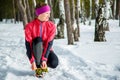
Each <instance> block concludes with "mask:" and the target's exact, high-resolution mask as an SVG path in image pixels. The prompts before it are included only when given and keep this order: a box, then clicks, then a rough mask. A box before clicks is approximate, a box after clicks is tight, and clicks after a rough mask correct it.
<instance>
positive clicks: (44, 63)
mask: <svg viewBox="0 0 120 80" xmlns="http://www.w3.org/2000/svg"><path fill="white" fill-rule="evenodd" d="M41 68H42V69H46V68H47V63H46V61H42V65H41Z"/></svg>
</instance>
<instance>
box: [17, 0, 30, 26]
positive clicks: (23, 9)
mask: <svg viewBox="0 0 120 80" xmlns="http://www.w3.org/2000/svg"><path fill="white" fill-rule="evenodd" d="M16 2H17V6H18V9H19V11H20V14H21V16H22V21H23V26H24V28H25V25H26V24H27V23H28V20H27V14H26V4H25V0H24V2H23V4H24V6H23V4H22V0H17V1H16Z"/></svg>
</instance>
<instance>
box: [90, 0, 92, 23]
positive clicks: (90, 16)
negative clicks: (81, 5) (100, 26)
mask: <svg viewBox="0 0 120 80" xmlns="http://www.w3.org/2000/svg"><path fill="white" fill-rule="evenodd" d="M91 18H92V0H90V15H89V25H91Z"/></svg>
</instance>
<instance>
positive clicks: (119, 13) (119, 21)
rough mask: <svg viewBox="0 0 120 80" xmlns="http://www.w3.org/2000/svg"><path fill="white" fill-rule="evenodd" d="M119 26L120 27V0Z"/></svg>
mask: <svg viewBox="0 0 120 80" xmlns="http://www.w3.org/2000/svg"><path fill="white" fill-rule="evenodd" d="M119 27H120V0H119Z"/></svg>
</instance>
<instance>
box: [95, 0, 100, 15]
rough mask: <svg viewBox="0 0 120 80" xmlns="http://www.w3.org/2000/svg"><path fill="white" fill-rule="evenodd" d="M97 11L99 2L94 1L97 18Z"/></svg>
mask: <svg viewBox="0 0 120 80" xmlns="http://www.w3.org/2000/svg"><path fill="white" fill-rule="evenodd" d="M98 9H99V0H95V16H96V17H97V14H98Z"/></svg>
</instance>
